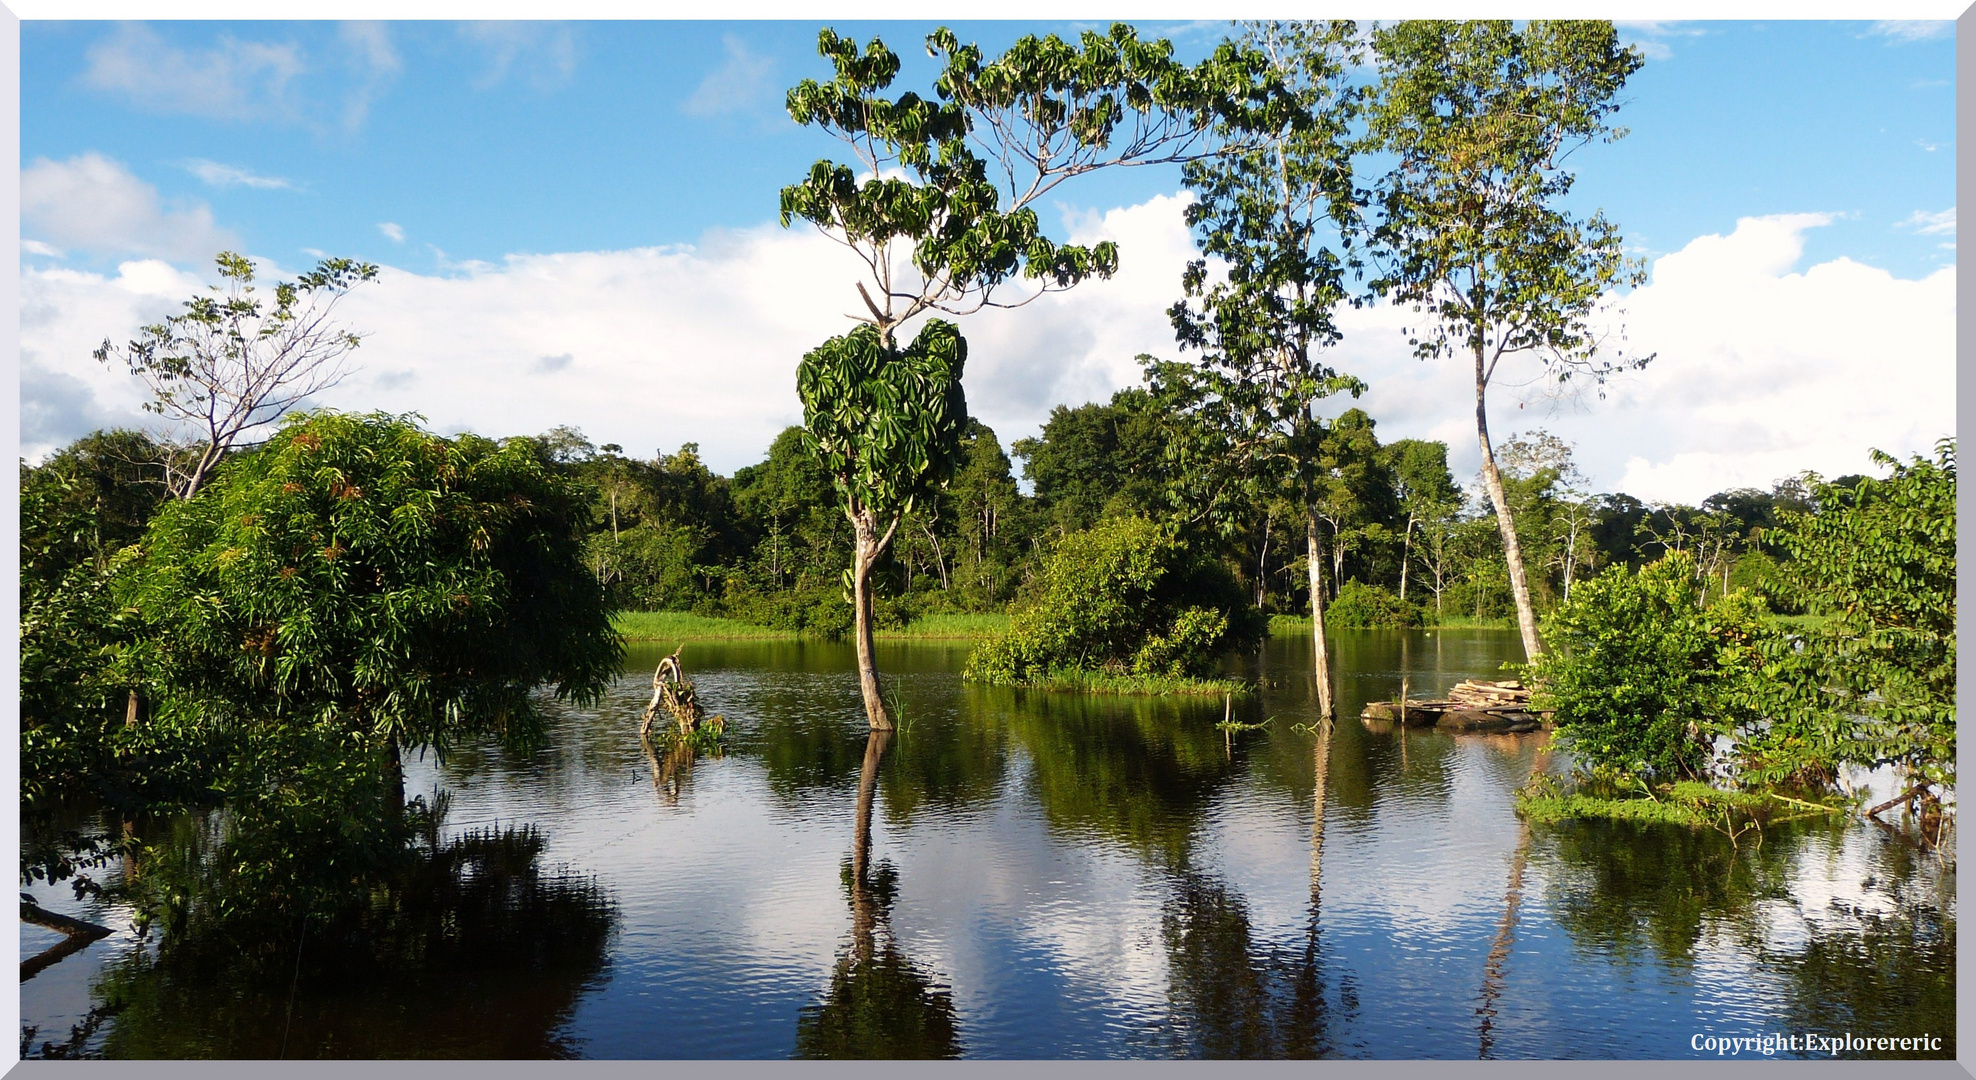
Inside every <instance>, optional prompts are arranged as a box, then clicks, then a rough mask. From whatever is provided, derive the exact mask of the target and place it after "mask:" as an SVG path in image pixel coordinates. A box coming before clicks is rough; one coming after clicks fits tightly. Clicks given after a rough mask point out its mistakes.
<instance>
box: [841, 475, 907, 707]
mask: <svg viewBox="0 0 1976 1080" xmlns="http://www.w3.org/2000/svg"><path fill="white" fill-rule="evenodd" d="M877 526H878V522H877V520H876V515H874V514H873V513H872V512H871V511H869V510H864V509H859V510H856V511H854V512H852V514H851V529H852V531H853V533H855V534H856V537H857V550H856V554H855V555H854V556H853V557H852V563H851V608H852V617H853V621H854V627H853V632H854V634H855V636H856V638H857V643H858V690H859V692H860V693H862V694H863V695H864V707H865V719H867V720H869V721H871V729H872V730H873V731H890V730H892V717H891V716H890V715H888V714H887V713H886V711H885V699H884V698H883V697H882V696H881V695H880V693H879V687H878V663H877V661H876V660H875V659H874V658H873V654H872V645H871V568H872V566H873V565H874V564H876V563H877V562H878V557H879V555H881V554H883V553H884V551H885V545H886V543H888V542H889V541H890V540H891V539H892V533H893V532H894V531H895V530H897V529H898V527H899V519H897V518H893V519H892V527H891V528H890V529H887V530H886V531H885V535H884V536H883V537H881V536H879V534H878V527H877Z"/></svg>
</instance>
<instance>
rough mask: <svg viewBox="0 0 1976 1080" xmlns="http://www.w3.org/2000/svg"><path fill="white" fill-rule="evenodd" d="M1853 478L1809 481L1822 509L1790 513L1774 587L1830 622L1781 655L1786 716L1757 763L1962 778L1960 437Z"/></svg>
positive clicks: (1779, 682)
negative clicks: (1926, 454) (1891, 769)
mask: <svg viewBox="0 0 1976 1080" xmlns="http://www.w3.org/2000/svg"><path fill="white" fill-rule="evenodd" d="M1874 460H1875V461H1876V462H1877V463H1879V464H1881V465H1886V466H1892V474H1891V475H1890V476H1888V477H1887V478H1886V479H1885V480H1877V479H1873V478H1871V477H1864V478H1860V479H1859V480H1858V481H1857V482H1856V483H1854V484H1853V485H1851V486H1850V487H1841V486H1839V485H1837V484H1828V483H1825V482H1824V481H1822V480H1819V479H1818V478H1817V477H1816V476H1813V477H1810V481H1811V485H1810V486H1811V494H1812V498H1813V500H1814V502H1815V504H1816V507H1817V509H1816V511H1815V512H1811V513H1803V512H1795V513H1794V512H1786V513H1784V514H1783V515H1781V517H1782V524H1781V526H1780V528H1779V531H1778V532H1777V533H1776V534H1775V536H1774V537H1773V539H1774V541H1775V542H1776V543H1777V544H1778V546H1779V547H1780V548H1781V549H1782V550H1784V551H1785V552H1787V553H1788V554H1789V556H1790V559H1789V561H1787V562H1784V563H1782V564H1781V565H1780V566H1778V567H1777V569H1776V571H1775V573H1776V575H1777V583H1776V588H1777V589H1778V591H1779V592H1780V593H1782V594H1783V595H1784V596H1785V597H1786V598H1787V599H1788V600H1790V601H1792V602H1794V603H1795V604H1797V605H1798V606H1799V607H1800V608H1801V609H1803V610H1808V611H1812V612H1815V613H1818V614H1824V615H1829V616H1830V618H1828V619H1826V620H1825V621H1823V622H1820V623H1818V624H1817V625H1815V626H1810V627H1808V628H1807V629H1806V630H1805V631H1804V633H1803V637H1802V644H1801V647H1793V648H1791V649H1789V650H1784V649H1779V650H1776V651H1775V655H1774V656H1773V657H1772V664H1773V667H1775V668H1776V670H1777V671H1778V673H1779V676H1780V677H1779V678H1777V679H1776V680H1774V682H1775V687H1774V689H1773V690H1772V692H1771V694H1770V696H1769V697H1768V698H1767V699H1765V700H1764V702H1763V704H1764V705H1765V706H1766V707H1768V708H1769V709H1770V710H1771V711H1772V712H1773V713H1774V714H1775V715H1776V716H1777V718H1778V721H1779V722H1778V723H1777V724H1776V725H1775V727H1774V729H1773V730H1772V731H1771V732H1768V733H1767V734H1766V737H1765V738H1764V739H1762V740H1759V741H1757V742H1756V743H1755V744H1754V745H1753V746H1752V748H1751V750H1750V756H1751V759H1752V765H1753V766H1754V765H1761V766H1762V767H1763V768H1765V769H1766V770H1767V771H1770V772H1777V771H1780V770H1782V771H1788V770H1790V769H1792V768H1793V767H1794V766H1795V765H1797V764H1799V763H1802V762H1806V761H1809V762H1810V763H1811V764H1814V765H1821V766H1825V767H1829V766H1830V765H1831V764H1835V763H1840V762H1845V763H1852V764H1857V765H1864V766H1875V765H1888V764H1890V765H1896V766H1898V767H1899V768H1900V769H1901V771H1902V772H1903V773H1904V774H1905V775H1907V776H1908V777H1910V778H1912V780H1914V781H1921V782H1925V783H1927V784H1930V785H1937V786H1942V787H1947V786H1949V785H1953V784H1954V783H1955V681H1956V675H1955V672H1956V667H1955V665H1956V653H1955V531H1956V522H1955V442H1954V440H1952V439H1944V440H1942V441H1941V442H1940V443H1938V444H1937V445H1936V448H1935V456H1934V457H1933V458H1932V459H1928V458H1923V457H1920V456H1918V455H1917V456H1915V457H1913V458H1911V459H1910V460H1908V461H1906V462H1900V461H1896V460H1895V459H1893V458H1891V457H1888V456H1887V455H1885V454H1880V453H1878V452H1876V453H1875V455H1874Z"/></svg>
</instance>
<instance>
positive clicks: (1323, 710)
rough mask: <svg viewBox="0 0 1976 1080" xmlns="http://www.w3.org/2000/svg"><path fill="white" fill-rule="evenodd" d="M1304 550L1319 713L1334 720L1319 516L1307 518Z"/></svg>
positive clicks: (1309, 515) (1305, 517)
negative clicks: (1325, 627)
mask: <svg viewBox="0 0 1976 1080" xmlns="http://www.w3.org/2000/svg"><path fill="white" fill-rule="evenodd" d="M1304 546H1305V547H1306V549H1307V550H1306V551H1305V555H1306V556H1307V559H1306V561H1307V562H1309V563H1310V634H1311V645H1312V646H1313V648H1312V653H1313V654H1314V655H1315V663H1316V674H1317V712H1318V715H1319V716H1321V717H1323V718H1324V719H1325V720H1327V721H1328V720H1330V719H1331V657H1330V656H1329V655H1328V654H1327V653H1326V651H1325V647H1324V570H1323V567H1324V564H1323V563H1322V562H1321V561H1319V560H1320V559H1321V558H1322V555H1321V553H1320V552H1319V551H1318V550H1317V515H1316V514H1315V513H1308V512H1307V513H1306V514H1305V516H1304Z"/></svg>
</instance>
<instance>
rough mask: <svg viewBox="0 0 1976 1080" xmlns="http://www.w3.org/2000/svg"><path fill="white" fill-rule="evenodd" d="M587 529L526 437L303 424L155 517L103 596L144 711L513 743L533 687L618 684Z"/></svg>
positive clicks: (530, 724)
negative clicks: (129, 613) (144, 687)
mask: <svg viewBox="0 0 1976 1080" xmlns="http://www.w3.org/2000/svg"><path fill="white" fill-rule="evenodd" d="M585 524H586V521H585V509H584V507H583V505H582V504H581V502H580V501H579V499H578V495H577V492H576V491H575V490H574V488H573V486H572V485H571V484H570V483H569V482H567V481H566V480H564V479H563V478H561V477H560V476H558V475H556V474H555V473H554V472H552V471H551V470H549V469H548V468H546V467H545V466H544V464H543V462H542V460H541V458H540V457H539V456H538V454H537V453H536V451H535V449H534V448H533V447H532V446H531V445H530V443H529V442H528V441H527V440H524V439H511V440H509V441H508V442H506V443H495V442H492V441H490V440H488V439H484V438H480V437H477V436H472V435H463V436H459V437H457V438H455V439H450V440H449V439H443V438H440V437H438V436H436V435H432V434H429V433H427V432H425V431H422V430H420V429H419V428H418V427H417V426H416V425H415V424H413V423H412V422H410V421H409V420H406V419H402V418H398V417H393V416H388V415H384V414H369V415H351V414H340V413H315V414H309V415H305V416H303V417H301V418H299V419H296V420H293V421H291V422H289V423H287V424H286V425H284V426H283V427H282V429H281V430H280V432H278V433H277V434H276V436H275V437H274V438H273V439H272V440H270V442H269V443H268V444H267V445H266V446H265V447H263V448H261V449H260V450H258V451H256V452H254V453H253V454H250V455H246V456H243V457H240V458H237V459H235V460H233V461H231V462H229V463H228V464H227V465H226V466H224V467H223V468H222V469H221V471H220V474H219V478H218V480H217V482H216V486H213V487H211V488H209V490H208V491H207V492H206V493H205V494H204V495H203V496H202V497H200V498H195V499H188V500H181V501H178V502H175V503H173V504H172V505H170V506H169V507H167V508H166V510H165V511H164V512H163V513H161V514H160V515H159V517H158V518H157V519H156V520H155V521H154V522H153V523H152V526H151V529H150V532H149V533H148V534H147V536H146V538H145V542H144V556H143V559H142V561H141V563H140V564H139V565H138V566H136V567H134V568H133V572H132V573H131V574H130V575H129V576H128V578H127V580H126V581H125V582H124V583H123V585H122V588H121V591H120V597H121V600H122V602H123V604H124V605H125V606H127V607H130V608H132V609H134V610H135V612H136V613H137V616H138V617H139V618H140V619H141V620H142V621H143V623H144V626H145V632H144V634H143V635H142V636H141V640H140V642H139V643H138V644H137V645H136V646H134V650H135V651H136V653H137V654H138V655H137V662H138V663H139V664H141V665H142V667H143V668H144V670H145V671H146V672H147V675H148V679H149V681H150V683H151V686H150V689H149V691H148V692H149V693H151V694H154V695H155V696H156V697H157V699H158V700H157V706H158V709H157V711H158V713H159V715H165V714H168V713H175V712H186V711H196V712H199V713H203V714H209V715H212V714H220V715H226V716H229V717H232V718H237V719H238V720H240V721H241V722H244V723H253V722H292V723H312V722H316V721H327V722H333V723H335V724H336V725H337V726H339V727H341V728H344V729H347V730H350V731H353V732H359V733H363V734H365V735H366V736H368V737H371V738H373V739H375V740H377V741H378V742H379V743H380V744H383V743H390V744H393V745H401V746H428V745H429V746H435V747H438V748H441V749H444V748H445V747H446V746H447V745H449V744H450V743H451V742H453V741H454V740H456V739H459V738H462V737H469V736H477V735H485V734H495V735H500V736H503V737H505V738H508V739H510V740H513V741H516V742H527V741H529V740H530V739H532V738H533V737H535V736H536V735H537V734H538V733H539V718H538V716H537V712H536V708H535V705H534V702H533V699H532V697H531V693H532V691H533V690H534V689H535V688H536V687H537V686H538V685H540V684H543V683H549V684H552V685H554V686H555V691H556V693H557V695H558V696H562V697H572V698H580V699H581V698H589V697H594V696H595V695H597V694H599V693H601V692H602V690H603V687H604V686H605V685H606V684H607V683H608V682H609V681H610V680H611V678H612V677H614V676H615V675H616V673H617V663H618V659H619V656H620V653H621V649H622V644H621V643H620V642H619V640H618V638H617V636H616V634H615V633H614V632H613V630H612V629H611V626H610V621H609V617H608V616H609V612H608V609H607V608H606V606H605V602H604V597H603V593H602V590H601V589H600V588H599V586H598V584H597V581H596V579H595V577H593V576H592V575H591V573H590V572H589V569H588V567H587V566H586V565H585V564H584V561H583V552H582V538H583V532H584V526H585Z"/></svg>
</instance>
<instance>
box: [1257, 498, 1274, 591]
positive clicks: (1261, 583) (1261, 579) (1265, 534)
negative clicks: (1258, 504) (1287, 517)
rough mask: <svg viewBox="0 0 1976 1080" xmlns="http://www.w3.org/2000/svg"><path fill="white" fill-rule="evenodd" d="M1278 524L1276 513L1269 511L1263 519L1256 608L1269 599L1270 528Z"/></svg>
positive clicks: (1258, 560) (1258, 561)
mask: <svg viewBox="0 0 1976 1080" xmlns="http://www.w3.org/2000/svg"><path fill="white" fill-rule="evenodd" d="M1275 522H1276V512H1275V511H1274V510H1271V511H1267V512H1265V513H1264V514H1263V519H1262V556H1261V557H1260V558H1258V559H1257V560H1256V607H1258V608H1260V607H1262V604H1263V601H1264V600H1266V599H1268V598H1269V527H1270V526H1271V525H1273V524H1275Z"/></svg>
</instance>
